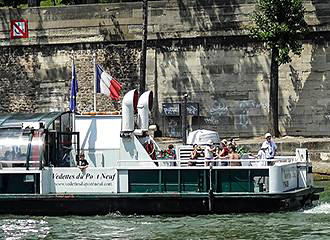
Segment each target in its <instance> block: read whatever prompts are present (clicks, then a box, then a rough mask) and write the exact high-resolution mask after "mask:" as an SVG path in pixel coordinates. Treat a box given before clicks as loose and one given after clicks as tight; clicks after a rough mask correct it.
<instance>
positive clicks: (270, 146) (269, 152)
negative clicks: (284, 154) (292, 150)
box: [263, 133, 277, 159]
mask: <svg viewBox="0 0 330 240" xmlns="http://www.w3.org/2000/svg"><path fill="white" fill-rule="evenodd" d="M265 138H266V141H264V142H263V145H265V146H267V149H266V151H265V155H266V159H273V158H274V157H275V154H276V150H277V146H276V144H275V142H274V141H273V140H272V135H271V134H270V133H266V134H265Z"/></svg>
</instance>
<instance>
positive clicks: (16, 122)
mask: <svg viewBox="0 0 330 240" xmlns="http://www.w3.org/2000/svg"><path fill="white" fill-rule="evenodd" d="M65 113H67V112H45V113H0V128H18V127H22V124H23V122H43V123H44V125H45V128H48V127H49V125H50V124H52V123H53V121H54V120H55V119H57V118H58V117H60V116H61V115H63V114H65Z"/></svg>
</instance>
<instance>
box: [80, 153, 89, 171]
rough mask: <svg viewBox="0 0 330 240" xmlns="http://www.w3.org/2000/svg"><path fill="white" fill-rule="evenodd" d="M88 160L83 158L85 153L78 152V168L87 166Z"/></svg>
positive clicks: (82, 168)
mask: <svg viewBox="0 0 330 240" xmlns="http://www.w3.org/2000/svg"><path fill="white" fill-rule="evenodd" d="M88 165H89V164H88V162H87V160H86V159H85V154H84V152H80V154H79V161H78V168H80V169H81V170H84V169H86V168H87V167H88Z"/></svg>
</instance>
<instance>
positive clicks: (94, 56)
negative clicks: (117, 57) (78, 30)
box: [93, 52, 97, 112]
mask: <svg viewBox="0 0 330 240" xmlns="http://www.w3.org/2000/svg"><path fill="white" fill-rule="evenodd" d="M93 64H94V112H96V77H97V76H96V53H95V52H94V54H93Z"/></svg>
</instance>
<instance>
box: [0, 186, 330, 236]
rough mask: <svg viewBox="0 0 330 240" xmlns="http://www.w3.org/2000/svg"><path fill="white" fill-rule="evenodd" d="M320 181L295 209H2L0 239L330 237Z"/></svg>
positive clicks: (329, 200) (328, 199) (328, 201)
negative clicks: (66, 212)
mask: <svg viewBox="0 0 330 240" xmlns="http://www.w3.org/2000/svg"><path fill="white" fill-rule="evenodd" d="M316 185H317V186H322V187H324V188H325V192H324V193H322V194H321V199H320V204H319V205H317V206H315V207H313V208H311V209H305V210H299V211H295V212H283V213H271V214H225V215H204V216H122V215H119V214H110V215H107V216H92V217H80V216H67V217H31V216H13V215H3V216H0V226H1V229H0V239H299V240H300V239H313V240H316V239H330V182H316ZM0 204H1V203H0ZM0 207H1V205H0Z"/></svg>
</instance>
